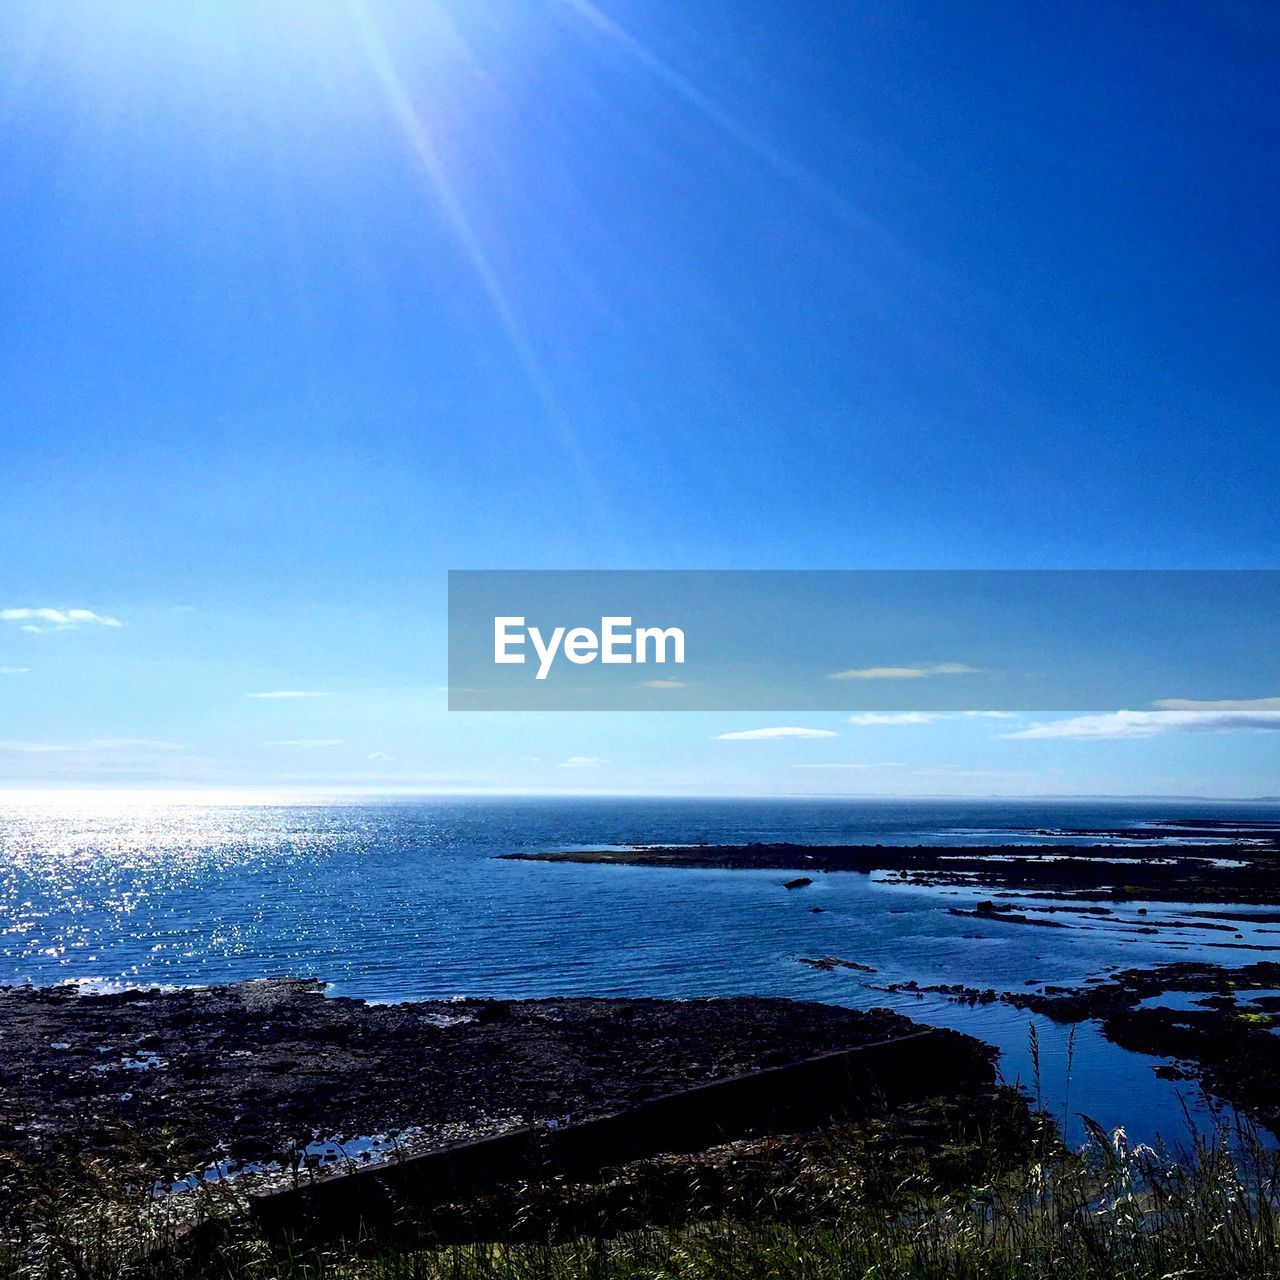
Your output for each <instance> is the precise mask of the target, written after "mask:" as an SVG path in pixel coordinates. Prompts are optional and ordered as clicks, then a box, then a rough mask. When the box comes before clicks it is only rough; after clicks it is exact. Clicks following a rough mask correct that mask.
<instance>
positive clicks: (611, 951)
mask: <svg viewBox="0 0 1280 1280" xmlns="http://www.w3.org/2000/svg"><path fill="white" fill-rule="evenodd" d="M1276 816H1277V808H1276V806H1268V805H1236V804H1230V805H1229V804H1223V803H1207V802H1199V803H1190V802H1176V803H1174V802H1155V801H1141V802H1105V803H1103V802H1097V801H1072V802H1045V801H1035V802H1003V801H949V802H933V801H930V802H900V801H866V800H860V801H816V800H815V801H762V800H760V801H752V800H666V799H663V800H636V799H581V798H572V799H569V798H564V799H542V798H539V799H532V798H530V799H507V798H503V799H487V798H486V799H443V800H442V799H432V800H420V799H415V800H386V799H379V800H376V801H368V802H359V803H355V802H343V803H333V804H314V803H309V804H287V805H283V804H197V803H187V804H175V803H165V804H154V805H152V804H146V805H144V804H134V805H124V804H112V805H109V806H106V805H102V804H98V803H93V802H89V801H85V802H69V801H66V800H63V801H59V802H51V801H48V800H32V799H24V800H22V801H21V802H13V803H2V802H0V982H3V983H10V984H14V983H35V984H39V985H51V984H55V983H62V982H68V981H74V982H78V983H82V984H84V985H85V986H86V987H87V988H89V989H92V988H94V987H98V986H105V987H112V986H119V985H126V986H134V985H152V984H170V985H191V984H206V983H215V982H228V981H234V980H237V979H243V978H255V977H262V976H274V975H294V976H315V977H319V978H322V979H324V980H325V981H326V982H327V983H328V984H329V991H330V993H331V994H336V995H351V996H360V997H363V998H366V999H372V1000H405V999H421V998H447V997H450V996H455V995H463V996H508V997H530V996H548V995H575V994H581V995H587V994H589V995H601V996H623V995H625V996H637V995H652V996H675V997H689V996H702V995H731V994H733V995H737V994H753V995H774V996H790V997H793V998H800V999H811V1000H822V1001H828V1002H831V1003H837V1004H848V1005H851V1006H855V1007H870V1006H874V1005H884V1006H889V1007H892V1008H895V1009H899V1010H900V1011H902V1012H904V1013H906V1014H908V1015H910V1016H911V1017H914V1018H916V1019H918V1020H920V1021H923V1022H928V1023H933V1024H936V1025H948V1026H954V1027H957V1028H959V1029H961V1030H964V1031H968V1032H970V1033H971V1034H974V1035H977V1036H980V1037H981V1038H983V1039H986V1040H988V1041H990V1042H992V1043H994V1044H997V1045H999V1046H1000V1047H1001V1049H1002V1050H1003V1058H1002V1067H1003V1071H1004V1073H1005V1075H1006V1076H1007V1077H1008V1078H1010V1079H1020V1080H1022V1081H1024V1082H1026V1081H1029V1080H1030V1078H1031V1068H1030V1062H1029V1055H1028V1027H1029V1026H1030V1025H1035V1026H1036V1028H1037V1031H1038V1034H1039V1036H1040V1039H1041V1058H1042V1070H1041V1080H1040V1084H1041V1088H1042V1089H1043V1092H1044V1095H1045V1098H1046V1100H1047V1101H1048V1103H1049V1105H1051V1106H1052V1107H1053V1108H1054V1109H1055V1110H1056V1111H1057V1112H1058V1113H1059V1114H1069V1113H1074V1112H1076V1111H1078V1110H1079V1111H1085V1112H1087V1113H1088V1114H1090V1115H1092V1116H1094V1117H1095V1118H1096V1119H1098V1120H1099V1121H1101V1122H1102V1123H1104V1124H1107V1125H1113V1124H1120V1123H1123V1124H1126V1125H1127V1126H1128V1128H1129V1131H1130V1133H1131V1135H1133V1136H1136V1137H1140V1138H1143V1139H1145V1140H1150V1139H1152V1138H1154V1137H1155V1136H1156V1134H1157V1133H1160V1134H1163V1135H1164V1136H1166V1137H1168V1138H1170V1139H1173V1140H1177V1139H1178V1138H1180V1137H1182V1136H1184V1135H1185V1119H1184V1117H1183V1114H1182V1107H1181V1103H1180V1099H1179V1090H1180V1089H1181V1091H1182V1092H1183V1093H1186V1092H1187V1086H1185V1085H1184V1086H1175V1085H1173V1084H1172V1083H1170V1082H1168V1081H1164V1080H1161V1079H1159V1078H1158V1077H1156V1076H1155V1075H1154V1074H1153V1072H1152V1066H1153V1065H1154V1063H1153V1060H1152V1059H1149V1058H1145V1057H1142V1056H1139V1055H1135V1054H1130V1053H1128V1052H1126V1051H1123V1050H1120V1049H1117V1048H1115V1047H1114V1046H1111V1045H1108V1044H1107V1043H1106V1042H1105V1041H1104V1040H1103V1039H1102V1038H1101V1037H1100V1036H1099V1035H1098V1034H1097V1032H1096V1031H1094V1030H1093V1029H1092V1028H1091V1027H1090V1026H1089V1025H1087V1024H1086V1025H1085V1026H1084V1027H1082V1028H1081V1029H1080V1030H1079V1031H1078V1033H1077V1040H1076V1045H1075V1052H1074V1056H1073V1063H1072V1071H1071V1074H1070V1078H1068V1073H1067V1062H1066V1056H1067V1052H1066V1051H1067V1037H1068V1031H1067V1029H1066V1028H1063V1027H1058V1026H1055V1025H1054V1024H1052V1023H1050V1022H1048V1021H1047V1020H1045V1019H1042V1018H1037V1017H1034V1016H1033V1015H1030V1014H1026V1013H1023V1012H1019V1011H1015V1010H1011V1009H1008V1008H1006V1007H1004V1006H999V1005H988V1006H981V1007H978V1008H965V1007H962V1006H957V1005H953V1004H950V1003H948V1002H946V1001H945V1000H943V999H941V998H939V997H934V996H926V997H923V998H919V997H915V996H911V995H903V994H891V993H886V992H884V991H881V990H877V987H879V986H881V985H883V984H885V983H892V982H902V981H906V980H908V979H915V980H916V981H917V982H919V983H921V984H931V983H955V982H961V983H964V984H966V985H969V986H975V987H995V988H998V989H1004V990H1013V989H1020V988H1023V987H1024V986H1025V985H1026V984H1027V983H1028V982H1029V981H1033V980H1034V981H1038V982H1048V983H1055V984H1064V985H1065V984H1070V983H1074V982H1078V981H1080V980H1081V979H1083V978H1084V977H1086V976H1087V975H1090V974H1097V973H1099V972H1102V971H1103V970H1104V969H1105V967H1106V966H1116V965H1118V966H1124V967H1128V966H1134V965H1146V964H1153V963H1163V962H1168V961H1171V960H1186V959H1206V960H1212V961H1215V962H1217V963H1224V964H1231V963H1237V964H1243V963H1248V962H1249V961H1251V960H1254V959H1258V958H1259V957H1260V956H1262V955H1263V954H1264V953H1261V952H1256V951H1254V952H1251V951H1238V952H1236V951H1230V950H1222V949H1219V948H1217V947H1211V946H1208V945H1207V944H1208V943H1210V942H1220V941H1222V940H1223V939H1224V938H1226V939H1229V938H1230V935H1226V934H1221V933H1217V934H1214V933H1207V931H1204V930H1181V931H1179V930H1170V929H1162V930H1161V931H1160V934H1159V935H1158V936H1156V937H1151V936H1144V935H1136V936H1135V935H1134V933H1133V932H1132V930H1131V929H1126V928H1124V927H1122V926H1120V925H1117V924H1115V923H1109V922H1107V921H1106V920H1100V919H1089V918H1086V919H1084V920H1079V919H1073V920H1072V922H1071V923H1072V925H1073V927H1071V928H1066V929H1044V928H1029V927H1026V926H1021V925H1012V924H1000V923H998V922H989V921H980V920H974V919H973V918H965V917H958V916H953V915H950V914H948V912H947V910H946V908H947V907H948V906H967V905H972V903H973V902H975V901H977V900H978V899H980V898H982V897H987V896H990V890H984V889H980V888H975V889H973V890H967V889H954V888H947V889H942V888H919V887H910V886H902V885H890V884H886V883H882V882H881V881H880V880H878V879H877V878H875V877H868V876H864V875H859V874H847V873H846V874H831V875H821V876H818V877H816V879H815V883H814V884H813V885H812V886H810V887H809V888H806V889H803V890H800V891H793V892H789V891H787V890H785V889H783V888H782V884H781V882H782V880H784V879H786V878H788V877H787V875H786V874H783V873H779V872H767V871H765V872H756V871H716V870H670V869H662V868H640V867H607V866H581V865H571V864H559V865H553V864H546V863H520V862H506V861H501V860H496V859H495V856H494V855H496V854H500V853H509V852H519V851H536V850H545V849H569V848H575V847H599V846H602V845H626V844H634V843H651V842H669V843H682V842H695V841H697V842H701V841H709V842H714V843H737V842H743V841H749V840H761V841H769V840H793V841H798V842H808V843H823V842H825V843H858V842H867V843H885V844H890V843H907V844H916V843H922V844H929V843H933V844H995V843H1008V844H1015V843H1019V842H1025V841H1027V840H1028V839H1029V838H1030V836H1029V834H1028V833H1029V830H1038V829H1059V828H1072V827H1088V828H1110V827H1132V826H1135V825H1139V824H1141V823H1143V822H1146V821H1150V820H1152V819H1157V818H1165V819H1167V818H1178V817H1213V818H1225V819H1231V820H1254V819H1274V818H1275V817H1276ZM1142 906H1147V907H1148V908H1149V910H1150V915H1151V917H1152V918H1153V919H1169V918H1171V917H1173V916H1176V914H1177V909H1176V907H1171V906H1170V905H1169V904H1158V903H1150V904H1147V903H1128V904H1124V908H1123V910H1122V911H1120V912H1118V914H1120V915H1123V916H1125V917H1128V918H1133V917H1134V914H1135V912H1136V910H1137V909H1138V908H1139V907H1142ZM813 907H822V908H823V911H822V913H820V914H815V913H814V912H813V911H812V910H811V908H813ZM1204 907H1205V904H1200V909H1204ZM1059 918H1060V919H1061V918H1064V917H1059ZM1275 929H1276V926H1274V925H1273V926H1267V925H1265V924H1264V925H1254V924H1248V923H1242V924H1241V925H1240V930H1239V931H1240V932H1241V933H1242V934H1244V935H1245V936H1244V939H1243V941H1244V942H1246V943H1253V944H1259V943H1260V944H1268V943H1275V942H1277V941H1280V934H1276V933H1275V932H1274V930H1275ZM1169 943H1173V944H1176V945H1173V946H1170V945H1166V944H1169ZM824 955H835V956H840V957H842V958H845V959H848V960H854V961H857V962H858V963H860V964H868V965H871V966H873V967H874V968H875V969H876V973H875V974H863V973H856V972H853V971H850V970H836V971H834V972H830V973H826V972H821V971H816V970H813V969H811V968H809V967H808V966H806V965H803V964H801V963H800V957H802V956H810V957H816V956H824ZM1194 1105H1195V1104H1194V1100H1193V1108H1194ZM1071 1128H1072V1131H1073V1136H1078V1126H1077V1125H1075V1124H1074V1123H1073V1124H1072V1126H1071Z"/></svg>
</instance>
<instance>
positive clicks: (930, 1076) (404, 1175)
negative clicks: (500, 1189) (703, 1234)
mask: <svg viewBox="0 0 1280 1280" xmlns="http://www.w3.org/2000/svg"><path fill="white" fill-rule="evenodd" d="M994 1060H995V1051H994V1050H991V1049H989V1048H988V1047H987V1046H986V1045H983V1044H981V1043H980V1042H978V1041H976V1040H973V1039H971V1038H970V1037H968V1036H964V1035H961V1034H960V1033H959V1032H955V1031H949V1030H944V1029H934V1028H930V1029H926V1030H922V1031H918V1032H914V1033H912V1034H909V1035H905V1036H900V1037H896V1038H894V1039H891V1040H883V1041H879V1042H877V1043H874V1044H868V1045H861V1046H859V1047H857V1048H853V1049H845V1050H838V1051H836V1052H833V1053H824V1054H820V1055H819V1056H817V1057H813V1058H808V1059H805V1060H803V1061H801V1062H796V1063H791V1064H789V1065H786V1066H780V1067H767V1068H763V1069H761V1070H759V1071H752V1072H749V1073H747V1074H745V1075H739V1076H731V1077H728V1078H727V1079H723V1080H715V1081H712V1082H710V1083H708V1084H703V1085H698V1086H695V1087H693V1088H690V1089H682V1090H680V1091H678V1092H674V1093H667V1094H661V1095H659V1096H657V1097H654V1098H651V1099H649V1100H647V1101H645V1102H642V1103H639V1104H638V1105H636V1106H633V1107H629V1108H627V1109H626V1110H623V1111H618V1112H615V1113H613V1114H611V1115H605V1116H600V1117H598V1118H596V1119H592V1120H583V1121H580V1122H578V1123H574V1124H566V1125H562V1126H560V1127H558V1128H554V1129H552V1128H546V1127H541V1126H537V1127H529V1128H524V1129H518V1130H514V1131H512V1132H510V1133H506V1134H501V1135H499V1136H497V1137H492V1138H481V1139H478V1140H476V1141H473V1142H463V1143H457V1144H455V1145H453V1146H449V1147H444V1148H440V1149H438V1150H435V1151H429V1152H424V1153H423V1154H421V1155H416V1156H408V1157H405V1158H402V1159H399V1160H393V1161H389V1162H387V1163H385V1164H381V1165H375V1166H372V1167H369V1168H363V1169H358V1170H355V1171H352V1172H338V1173H330V1174H326V1175H311V1176H310V1177H309V1178H308V1180H307V1181H305V1182H301V1183H300V1184H299V1185H297V1186H296V1187H290V1188H287V1189H285V1190H283V1191H273V1192H267V1193H262V1194H259V1195H255V1196H253V1197H252V1198H251V1210H252V1212H253V1214H254V1216H255V1218H256V1219H257V1221H258V1223H259V1224H260V1225H261V1226H262V1227H263V1228H264V1229H266V1230H269V1231H302V1230H308V1231H318V1232H319V1233H320V1234H323V1235H337V1234H351V1233H354V1232H358V1231H359V1230H360V1229H362V1228H367V1227H373V1226H378V1225H384V1224H386V1223H388V1222H390V1221H392V1220H394V1219H395V1217H396V1216H397V1215H398V1214H400V1213H401V1212H402V1211H404V1210H413V1211H415V1212H418V1213H429V1212H430V1209H431V1207H432V1206H433V1205H436V1204H441V1203H445V1202H447V1201H450V1200H456V1199H462V1198H466V1197H468V1196H474V1195H481V1194H484V1193H486V1192H488V1191H491V1190H493V1189H494V1188H496V1187H497V1186H499V1185H501V1184H502V1183H504V1182H509V1181H512V1180H514V1179H518V1178H523V1179H527V1178H531V1177H546V1176H552V1175H556V1174H562V1175H566V1176H569V1177H582V1176H584V1175H588V1174H591V1173H594V1172H596V1171H598V1170H599V1169H601V1168H604V1167H606V1166H608V1165H614V1164H620V1163H624V1162H626V1161H628V1160H635V1159H639V1158H642V1157H644V1156H650V1155H656V1154H658V1153H660V1152H690V1151H699V1150H703V1149H705V1148H707V1147H709V1146H713V1145H715V1144H716V1143H718V1142H726V1141H730V1140H732V1139H735V1138H742V1137H748V1136H759V1135H764V1134H769V1133H782V1132H787V1131H791V1130H801V1129H805V1128H812V1127H814V1126H816V1125H819V1124H823V1123H826V1122H828V1121H832V1120H841V1119H859V1118H864V1117H867V1116H870V1115H875V1114H878V1113H881V1112H883V1111H885V1110H887V1109H889V1108H891V1107H893V1106H896V1105H898V1104H900V1103H903V1102H910V1101H915V1100H919V1099H922V1098H928V1097H936V1096H946V1095H953V1094H956V1093H963V1092H967V1091H971V1090H973V1089H974V1088H976V1087H981V1086H983V1085H988V1084H991V1083H993V1082H994V1079H995V1067H994Z"/></svg>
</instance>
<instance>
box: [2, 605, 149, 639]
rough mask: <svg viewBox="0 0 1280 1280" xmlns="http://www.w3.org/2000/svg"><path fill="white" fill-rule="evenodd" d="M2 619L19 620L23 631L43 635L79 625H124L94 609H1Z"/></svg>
mask: <svg viewBox="0 0 1280 1280" xmlns="http://www.w3.org/2000/svg"><path fill="white" fill-rule="evenodd" d="M0 621H3V622H17V623H20V624H21V627H22V630H23V631H29V632H31V633H33V634H34V635H42V634H44V632H46V631H74V630H75V629H76V628H77V627H82V626H98V627H123V626H124V623H123V622H121V621H120V619H119V618H113V617H111V616H110V615H108V614H105V613H94V611H93V610H92V609H0Z"/></svg>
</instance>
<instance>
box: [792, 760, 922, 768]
mask: <svg viewBox="0 0 1280 1280" xmlns="http://www.w3.org/2000/svg"><path fill="white" fill-rule="evenodd" d="M791 767H792V768H793V769H854V770H866V769H905V768H907V765H905V764H903V763H902V762H901V761H897V760H885V761H881V762H879V763H876V764H862V763H858V762H855V761H852V760H849V761H845V760H833V761H829V762H828V763H825V764H793V765H792V766H791Z"/></svg>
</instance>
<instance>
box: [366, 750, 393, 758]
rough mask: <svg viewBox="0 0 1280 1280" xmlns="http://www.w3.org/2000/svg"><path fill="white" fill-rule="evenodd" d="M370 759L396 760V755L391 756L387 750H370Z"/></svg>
mask: <svg viewBox="0 0 1280 1280" xmlns="http://www.w3.org/2000/svg"><path fill="white" fill-rule="evenodd" d="M369 759H370V760H394V759H395V756H389V755H387V753H386V752H385V751H370V752H369Z"/></svg>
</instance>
